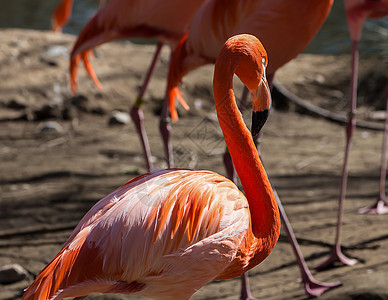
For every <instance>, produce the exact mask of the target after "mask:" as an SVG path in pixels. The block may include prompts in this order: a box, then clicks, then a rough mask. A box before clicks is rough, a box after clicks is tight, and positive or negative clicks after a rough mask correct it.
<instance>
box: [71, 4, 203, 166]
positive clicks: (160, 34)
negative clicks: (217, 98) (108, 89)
mask: <svg viewBox="0 0 388 300" xmlns="http://www.w3.org/2000/svg"><path fill="white" fill-rule="evenodd" d="M204 1H205V0H192V1H181V0H168V1H161V0H110V1H108V2H107V3H106V4H105V6H104V7H102V8H101V9H100V10H99V11H98V12H97V13H96V14H95V15H94V16H93V17H92V18H91V19H90V20H89V22H88V23H87V24H86V25H85V27H84V28H83V29H82V31H81V33H80V34H79V36H78V39H77V41H76V43H75V45H74V47H73V50H72V53H71V59H70V74H71V75H70V83H71V86H72V91H73V92H75V91H77V89H78V86H77V66H78V63H79V60H80V59H81V58H82V59H83V61H84V64H85V68H86V70H87V72H88V74H89V75H90V77H91V78H92V79H93V81H94V82H95V83H96V85H97V86H98V87H99V88H100V89H101V84H100V83H99V81H98V79H97V76H96V75H95V73H94V71H93V69H92V67H91V64H90V62H89V60H88V53H89V51H90V49H92V48H94V47H96V46H98V45H100V44H103V43H107V42H109V41H112V40H116V39H122V38H133V37H140V38H157V39H158V40H159V42H158V44H157V49H156V51H155V54H154V58H153V59H152V62H151V65H150V67H149V69H148V72H147V75H146V76H145V79H144V83H143V85H142V88H141V90H140V92H139V94H138V96H137V98H136V101H135V103H134V105H133V106H132V109H131V117H132V120H133V122H134V124H135V126H136V129H137V131H138V133H139V136H140V140H141V144H142V148H143V152H144V157H145V160H146V163H147V167H148V169H149V170H151V169H152V163H151V150H150V146H149V143H148V138H147V135H146V132H145V128H144V125H143V120H144V115H143V112H142V110H141V105H142V103H143V95H144V93H145V91H146V88H147V86H148V83H149V80H150V78H151V76H152V73H153V71H154V69H155V66H156V63H157V61H158V58H159V55H160V51H161V49H162V46H163V44H164V43H165V42H166V41H167V42H168V43H169V44H170V46H171V49H174V48H175V46H176V44H177V43H178V41H179V40H180V39H181V37H182V36H183V34H184V32H185V30H186V29H187V26H188V25H189V23H190V21H191V20H192V18H193V16H194V14H195V12H196V11H197V9H198V8H199V6H200V5H201V4H202V3H203V2H204ZM167 114H168V110H167V107H166V108H164V109H163V112H162V122H161V125H160V131H161V134H162V138H163V141H164V145H165V152H166V153H167V154H169V156H167V163H168V167H171V166H172V165H173V162H172V161H173V158H172V155H171V149H170V148H169V142H168V139H169V136H170V135H169V130H170V126H169V125H168V122H167V121H166V120H167Z"/></svg>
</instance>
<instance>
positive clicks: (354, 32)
mask: <svg viewBox="0 0 388 300" xmlns="http://www.w3.org/2000/svg"><path fill="white" fill-rule="evenodd" d="M344 1H345V9H346V18H347V21H348V27H349V32H350V37H351V39H352V75H351V91H350V101H349V115H348V124H347V127H346V146H345V157H344V163H343V169H342V180H341V191H340V196H339V208H338V219H337V228H336V235H335V243H334V246H333V249H332V251H331V253H330V256H329V258H328V259H327V260H326V261H324V262H323V263H321V264H320V265H319V266H317V268H327V267H329V266H331V265H333V264H334V263H335V262H337V261H339V262H341V263H342V264H345V265H350V266H351V265H354V264H355V263H357V260H355V259H350V258H348V257H346V256H345V255H344V254H343V253H342V250H341V225H342V216H343V210H344V201H345V193H346V186H347V179H348V160H349V153H350V148H351V143H352V136H353V132H354V127H355V125H356V120H355V118H354V116H355V113H356V104H357V77H358V49H357V46H358V41H359V40H360V38H361V29H362V26H363V24H364V22H365V20H366V19H367V18H381V17H383V16H386V15H388V1H386V0H385V1H384V0H382V1H373V0H344ZM387 104H388V101H387ZM387 134H388V125H387V124H386V126H385V130H384V141H383V147H382V148H383V149H382V156H381V157H382V161H381V174H380V191H379V197H378V200H377V202H376V203H375V204H374V205H372V206H371V207H367V208H365V209H362V210H361V212H375V213H387V212H388V206H387V203H386V200H385V199H386V197H385V178H386V139H387V137H386V135H387Z"/></svg>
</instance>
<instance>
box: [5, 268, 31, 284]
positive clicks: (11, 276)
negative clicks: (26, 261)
mask: <svg viewBox="0 0 388 300" xmlns="http://www.w3.org/2000/svg"><path fill="white" fill-rule="evenodd" d="M26 277H27V271H26V270H25V269H24V268H23V267H22V266H20V265H18V264H12V265H5V266H3V267H0V283H2V284H9V283H14V282H18V281H20V280H23V279H24V278H26Z"/></svg>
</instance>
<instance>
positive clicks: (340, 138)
mask: <svg viewBox="0 0 388 300" xmlns="http://www.w3.org/2000/svg"><path fill="white" fill-rule="evenodd" d="M73 42H74V37H73V36H70V35H55V34H52V33H49V32H40V31H25V30H2V31H1V32H0V78H1V83H0V122H1V125H0V140H1V143H0V145H1V146H0V164H1V173H0V189H1V200H0V205H1V209H0V249H1V250H0V266H3V265H6V264H10V263H18V264H20V265H21V266H23V267H24V268H25V269H26V270H28V272H29V275H28V276H27V278H25V279H24V280H22V281H19V282H16V283H13V284H7V285H4V284H3V285H0V299H3V300H5V299H18V298H20V296H21V294H22V290H23V289H24V288H26V287H27V286H28V285H29V284H30V283H31V281H32V280H33V276H34V275H35V274H37V273H38V272H39V271H40V270H41V269H42V268H43V267H44V266H45V265H46V264H47V263H48V262H49V261H50V260H51V259H52V258H53V257H54V256H55V255H56V253H57V252H58V250H59V249H60V248H61V245H62V244H63V243H64V241H65V240H66V239H67V237H68V236H69V235H70V233H71V231H72V229H73V228H74V226H75V225H76V224H77V222H78V221H79V220H80V219H81V217H82V216H83V215H84V214H85V213H86V211H87V210H88V209H89V208H90V207H91V206H92V205H93V204H94V203H95V202H96V201H98V200H99V199H100V198H101V197H103V196H104V195H106V194H107V193H109V192H111V191H113V190H114V189H116V188H117V187H118V186H120V185H121V184H123V183H125V182H126V181H127V180H128V179H130V178H132V177H134V176H136V175H137V174H140V173H143V172H145V165H144V162H143V159H142V154H141V149H140V145H139V142H138V138H137V136H136V133H135V129H134V127H133V124H131V123H128V124H126V125H110V124H109V119H110V116H111V114H112V112H114V111H124V112H128V110H129V107H130V105H131V104H132V103H133V101H134V98H135V96H136V94H137V90H138V88H139V85H140V84H141V81H142V78H143V76H144V73H145V69H146V66H147V65H148V63H149V61H150V59H151V56H152V53H153V49H154V48H153V47H152V46H140V45H134V44H131V43H129V42H124V43H111V44H108V45H104V46H102V47H100V48H99V49H98V51H97V52H96V58H95V59H93V61H92V63H93V66H94V67H95V71H96V73H97V74H98V75H99V78H100V80H101V82H102V84H103V87H104V91H103V92H100V91H98V89H97V88H96V87H95V86H94V85H93V83H92V82H91V80H90V79H89V78H87V77H86V76H85V75H84V74H85V73H84V71H83V70H82V69H81V71H80V93H79V94H77V95H76V96H74V97H73V96H72V95H71V93H70V90H69V85H68V71H67V67H68V60H67V58H68V54H69V50H70V49H71V45H72V43H73ZM168 57H169V50H168V49H167V48H166V49H164V50H163V54H162V61H161V63H160V64H159V65H158V68H157V70H156V74H155V77H154V78H153V79H152V82H151V85H150V89H149V91H148V92H147V94H146V97H145V100H146V104H145V105H144V109H145V118H146V124H145V125H146V129H147V132H148V134H149V137H150V142H151V147H152V153H153V155H154V160H155V166H157V167H164V166H165V163H164V159H163V148H162V143H161V139H160V138H159V134H158V116H157V115H158V114H159V112H160V107H161V103H162V99H163V94H164V88H165V76H166V68H167V62H168ZM349 64H350V58H349V57H348V56H344V57H331V56H312V55H301V56H300V57H299V58H298V59H296V60H294V61H293V62H292V63H290V64H288V65H287V66H286V67H284V68H283V69H282V70H281V71H280V72H279V73H278V75H277V80H278V82H279V83H281V84H282V85H283V86H285V87H287V88H288V89H289V90H291V91H292V92H294V93H295V94H297V95H298V96H300V97H302V98H303V99H306V101H307V100H308V101H309V102H310V103H313V104H316V105H319V106H320V107H324V108H326V109H329V110H331V111H333V112H337V113H340V114H345V113H344V109H345V108H346V103H347V102H346V101H347V99H348V90H349V84H348V82H349V73H350V67H349ZM376 66H377V67H376ZM383 68H384V67H383V65H382V64H381V62H380V63H377V64H376V63H375V60H374V59H368V60H367V59H364V60H362V62H361V66H360V70H361V71H362V75H361V78H366V80H361V81H362V82H363V91H366V92H363V93H361V92H360V101H361V102H362V104H363V106H361V108H360V109H359V111H358V112H359V114H358V115H357V117H358V118H359V119H363V120H366V121H368V116H370V115H371V114H370V113H371V112H372V113H373V112H374V111H376V110H380V109H382V108H383V100H381V99H382V97H380V98H378V97H377V98H376V97H375V96H376V95H378V94H380V96H381V95H382V92H381V91H382V88H381V86H383V85H380V86H376V85H377V82H380V81H379V80H377V79H375V77H374V76H377V75H378V74H382V73H383V72H384V69H383ZM212 70H213V69H212V66H206V67H203V68H201V69H199V70H197V71H195V72H193V73H192V74H190V75H189V76H187V77H186V78H185V80H184V82H185V88H184V90H183V92H184V96H185V97H186V99H187V100H188V101H189V104H190V105H191V110H190V111H188V112H184V111H183V110H182V109H180V110H179V111H180V112H181V120H180V121H179V122H178V123H176V124H174V125H173V134H172V136H173V137H172V139H173V147H174V153H175V159H176V166H177V167H190V168H196V169H210V170H214V171H217V172H219V173H221V174H224V168H223V164H222V159H221V154H222V153H223V151H224V142H223V139H222V135H221V132H220V129H219V127H218V123H217V121H216V118H215V113H214V105H213V103H212V100H211V99H212V89H211V78H212ZM372 70H373V72H372ZM364 82H365V83H364ZM236 90H237V95H239V93H240V92H241V85H240V84H239V83H238V81H236ZM374 92H376V94H375V95H374V96H373V97H372V99H380V100H379V101H375V102H373V103H372V102H371V101H370V99H368V98H367V97H366V96H367V95H371V94H373V93H374ZM298 111H299V109H298V107H295V106H294V105H291V107H290V110H289V111H287V112H285V111H280V110H277V109H273V110H272V114H271V116H270V119H269V121H268V123H267V124H266V126H265V128H264V133H263V138H262V155H263V158H264V160H265V164H266V168H267V170H268V173H269V175H270V178H271V180H272V182H273V184H274V185H275V187H276V189H277V191H278V193H279V195H280V197H281V199H282V202H283V205H284V207H285V209H286V211H287V214H288V217H289V219H290V220H291V223H292V226H293V229H294V230H295V233H296V236H297V238H298V240H299V242H300V246H301V249H302V252H303V254H304V256H305V259H306V261H307V264H308V265H309V266H310V267H312V266H314V265H317V264H318V263H320V262H322V261H323V260H324V259H325V258H326V257H327V256H328V253H329V251H330V249H331V246H332V244H333V242H334V232H335V225H336V213H337V201H338V194H339V185H340V174H341V167H342V161H343V149H344V142H345V139H344V130H343V127H342V125H340V124H336V123H333V122H328V121H327V120H325V119H322V118H317V117H314V116H311V115H308V114H307V115H306V114H300V113H298ZM368 122H369V121H368ZM381 142H382V133H381V132H380V131H372V130H366V129H360V128H358V129H357V130H356V133H355V135H354V143H353V149H352V153H351V157H350V177H349V183H348V194H347V201H346V203H345V214H344V226H343V234H342V240H343V245H344V252H345V253H346V254H347V255H348V256H349V257H353V258H356V259H358V260H359V262H358V263H357V264H356V265H355V266H353V267H348V266H346V267H345V266H338V267H335V268H331V269H329V270H325V271H320V272H317V271H314V270H312V273H313V275H314V277H315V278H316V279H318V280H321V281H326V282H331V281H336V280H340V281H342V283H343V286H341V287H339V288H336V289H334V290H331V291H329V292H327V293H325V294H324V295H322V296H321V297H320V298H321V299H388V255H387V248H388V229H387V228H388V223H387V221H388V218H387V216H375V215H358V214H357V209H358V208H360V207H363V206H366V205H369V204H372V203H373V202H374V201H375V200H376V197H377V192H378V178H379V162H380V148H381ZM249 275H250V283H251V287H252V292H253V294H254V296H255V297H257V298H259V299H279V300H280V299H307V298H308V297H307V296H306V294H305V292H304V289H303V287H302V285H301V284H300V273H299V270H298V266H297V264H296V261H295V256H294V255H293V252H292V249H291V247H290V245H289V243H288V240H287V237H286V234H285V233H284V232H282V234H281V237H280V239H279V242H278V244H277V246H276V248H275V249H274V251H273V252H272V254H271V255H270V257H269V258H268V259H267V260H265V261H264V262H263V263H262V264H261V265H259V266H257V267H256V268H254V269H252V270H251V271H250V272H249ZM239 288H240V283H239V279H238V278H237V279H233V280H228V281H222V282H212V283H210V284H208V285H207V286H205V287H204V288H202V289H201V290H200V291H199V292H198V293H197V294H196V295H195V296H194V297H193V299H197V300H199V299H238V297H239ZM90 299H134V297H129V296H122V295H93V296H90Z"/></svg>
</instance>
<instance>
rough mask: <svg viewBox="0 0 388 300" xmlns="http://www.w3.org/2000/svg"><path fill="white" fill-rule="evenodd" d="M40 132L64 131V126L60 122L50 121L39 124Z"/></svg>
mask: <svg viewBox="0 0 388 300" xmlns="http://www.w3.org/2000/svg"><path fill="white" fill-rule="evenodd" d="M38 132H39V133H62V132H63V127H62V125H61V124H59V123H58V122H54V121H49V122H45V123H43V124H41V125H40V126H38Z"/></svg>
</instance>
